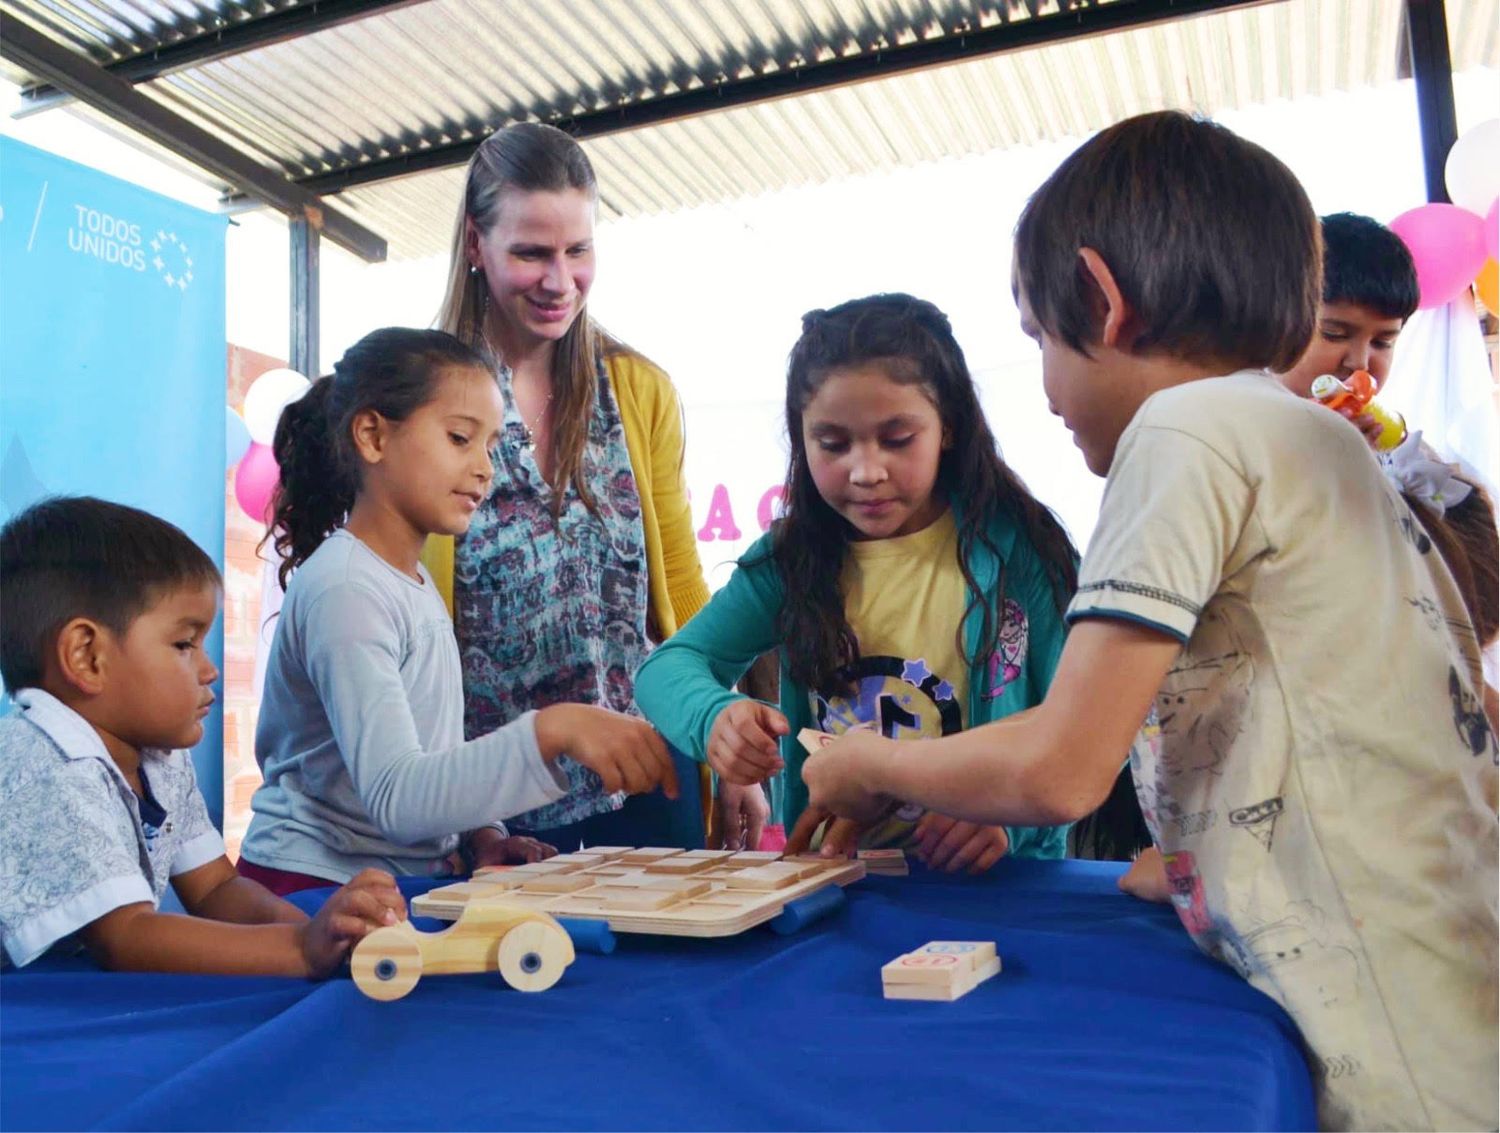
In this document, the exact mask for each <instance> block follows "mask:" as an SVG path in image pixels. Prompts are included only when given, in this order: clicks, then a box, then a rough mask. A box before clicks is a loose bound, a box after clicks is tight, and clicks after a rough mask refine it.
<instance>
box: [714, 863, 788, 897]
mask: <svg viewBox="0 0 1500 1133" xmlns="http://www.w3.org/2000/svg"><path fill="white" fill-rule="evenodd" d="M800 878H801V874H800V873H798V872H797V871H796V870H792V871H787V870H783V869H779V868H778V867H777V866H775V865H763V866H757V867H755V868H753V869H742V870H740V871H739V872H738V873H736V874H735V875H734V876H732V877H726V878H725V879H724V884H725V885H726V886H728V887H729V888H730V889H756V890H761V891H764V890H768V889H785V888H786V887H787V886H789V885H796V884H797V882H798V880H799V879H800Z"/></svg>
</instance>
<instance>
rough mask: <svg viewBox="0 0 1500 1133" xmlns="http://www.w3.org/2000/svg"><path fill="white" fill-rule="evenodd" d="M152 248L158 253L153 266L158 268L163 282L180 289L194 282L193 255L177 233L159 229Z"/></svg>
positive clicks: (152, 263)
mask: <svg viewBox="0 0 1500 1133" xmlns="http://www.w3.org/2000/svg"><path fill="white" fill-rule="evenodd" d="M151 249H152V251H154V252H155V253H156V258H155V259H153V260H152V261H151V266H152V267H154V268H156V272H157V274H158V275H160V276H161V278H162V282H163V283H165V284H166V285H167V286H168V287H175V288H177V290H178V291H186V290H187V289H188V284H190V283H192V282H193V257H192V256H191V255H190V254H189V252H188V249H187V245H186V244H184V243H183V242H182V241H181V240H179V239H178V238H177V233H175V232H162V231H160V230H158V231H157V233H156V239H155V240H153V241H151ZM169 262H170V265H171V266H170V267H169V266H168V265H169Z"/></svg>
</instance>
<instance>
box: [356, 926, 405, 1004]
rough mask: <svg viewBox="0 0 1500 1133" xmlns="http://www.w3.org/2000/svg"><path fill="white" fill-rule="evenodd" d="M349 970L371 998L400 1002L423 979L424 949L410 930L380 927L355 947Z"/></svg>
mask: <svg viewBox="0 0 1500 1133" xmlns="http://www.w3.org/2000/svg"><path fill="white" fill-rule="evenodd" d="M349 968H350V971H351V972H352V973H353V976H354V983H355V985H356V986H357V987H358V988H359V990H360V991H362V992H364V993H365V994H366V995H368V996H369V997H370V998H371V999H379V1000H391V999H400V998H401V997H402V996H403V995H406V994H407V993H408V992H410V991H411V989H412V988H414V987H416V986H417V981H418V980H419V979H421V978H422V949H421V946H420V944H419V943H418V942H417V941H416V940H415V939H414V938H413V934H412V933H411V932H410V931H406V932H403V931H402V929H401V928H397V927H390V928H378V929H376V930H375V931H374V932H372V933H370V935H369V936H367V937H365V938H364V939H363V940H361V941H360V942H359V943H358V944H357V945H355V947H354V955H353V956H351V957H350V959H349Z"/></svg>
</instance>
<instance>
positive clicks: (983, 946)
mask: <svg viewBox="0 0 1500 1133" xmlns="http://www.w3.org/2000/svg"><path fill="white" fill-rule="evenodd" d="M907 955H908V956H957V957H958V958H959V961H960V963H961V965H962V967H963V969H964V970H965V971H970V972H972V971H977V970H978V969H979V968H980V967H981V966H982V965H984V964H987V963H989V962H990V961H991V960H994V959H996V958H997V954H996V952H995V942H994V941H993V940H932V941H929V942H928V943H926V944H924V945H922V947H920V948H918V949H916V950H915V951H912V952H908V953H907Z"/></svg>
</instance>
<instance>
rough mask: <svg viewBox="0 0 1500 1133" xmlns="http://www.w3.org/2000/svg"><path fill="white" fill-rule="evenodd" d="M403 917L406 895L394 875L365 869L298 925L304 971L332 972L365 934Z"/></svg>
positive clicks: (315, 975) (313, 973) (322, 974)
mask: <svg viewBox="0 0 1500 1133" xmlns="http://www.w3.org/2000/svg"><path fill="white" fill-rule="evenodd" d="M405 919H406V898H405V897H403V896H401V890H400V889H398V888H397V887H396V879H395V878H394V877H392V876H391V875H390V874H388V873H386V872H385V871H383V870H378V869H367V870H364V871H363V872H361V873H360V874H359V875H357V876H356V877H355V878H354V879H353V880H352V881H350V882H349V883H348V884H346V885H344V886H342V887H341V888H339V889H338V890H337V891H336V892H335V893H334V894H333V896H331V897H329V898H328V900H327V901H325V902H323V907H322V908H321V909H319V910H318V915H317V916H315V917H313V919H312V920H310V921H307V922H306V923H304V924H302V925H300V926H298V927H299V929H300V936H301V944H302V958H303V960H304V961H306V963H307V974H308V975H309V976H311V977H312V978H313V979H322V978H323V977H325V976H327V975H329V974H331V973H332V972H333V970H334V969H335V968H337V967H338V966H339V964H340V963H341V962H342V961H343V959H344V957H345V956H346V955H347V954H348V952H349V949H351V948H352V947H354V945H356V944H358V943H359V942H360V941H361V940H363V939H364V937H365V936H366V934H368V933H370V932H371V931H373V930H374V929H377V928H381V927H383V926H385V925H393V924H396V923H397V922H398V921H404V920H405Z"/></svg>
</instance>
